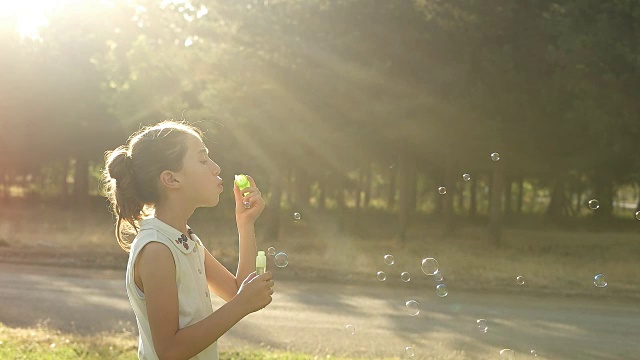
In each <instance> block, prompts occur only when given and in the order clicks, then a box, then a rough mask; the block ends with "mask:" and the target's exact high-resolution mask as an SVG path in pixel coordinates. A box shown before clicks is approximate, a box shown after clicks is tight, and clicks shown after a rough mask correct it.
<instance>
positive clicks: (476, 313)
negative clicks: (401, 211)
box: [0, 263, 640, 359]
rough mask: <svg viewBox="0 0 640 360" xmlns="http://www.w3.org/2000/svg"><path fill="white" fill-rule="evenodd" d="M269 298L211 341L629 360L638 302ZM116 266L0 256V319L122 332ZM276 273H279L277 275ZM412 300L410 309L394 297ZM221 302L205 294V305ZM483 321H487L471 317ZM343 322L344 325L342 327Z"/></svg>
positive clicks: (304, 292) (307, 285)
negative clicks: (48, 263) (47, 263)
mask: <svg viewBox="0 0 640 360" xmlns="http://www.w3.org/2000/svg"><path fill="white" fill-rule="evenodd" d="M275 275H276V278H277V279H276V287H275V290H276V293H275V294H274V300H273V302H272V304H271V305H270V306H269V307H267V308H266V309H264V310H262V311H259V312H257V313H254V314H251V315H249V316H247V317H246V318H245V319H243V320H242V321H241V322H240V323H238V324H237V325H236V326H235V327H234V328H233V329H231V330H230V331H229V332H228V333H227V334H225V335H224V336H223V337H222V338H221V339H220V341H219V347H220V349H221V350H224V349H237V348H243V347H248V348H263V349H264V348H267V349H282V350H292V351H300V352H305V353H309V354H313V355H319V356H322V357H325V355H328V354H331V355H333V356H338V355H350V356H358V357H366V358H379V357H387V356H388V357H398V358H406V357H408V356H407V354H406V347H407V346H411V347H412V348H413V350H414V353H415V356H414V357H413V359H500V356H499V351H500V350H501V349H504V348H510V349H513V350H514V351H515V353H516V355H517V358H518V359H522V358H533V356H532V355H531V354H530V351H531V350H535V351H536V352H537V354H538V355H539V356H538V357H537V359H640V306H638V305H640V304H638V303H637V302H633V301H632V300H624V299H616V298H615V297H613V296H611V297H601V298H585V297H561V296H550V295H545V296H532V295H530V294H529V295H524V294H517V293H502V294H498V293H481V292H470V291H456V290H454V289H450V290H449V295H448V296H447V297H444V298H439V297H437V296H436V295H435V292H434V291H433V286H426V285H424V284H418V283H414V284H412V285H408V284H402V283H401V284H391V283H386V282H385V283H383V282H377V281H372V282H371V283H362V282H360V283H349V281H348V280H345V283H343V284H336V283H331V282H322V281H309V280H302V279H300V278H298V279H296V278H294V277H291V276H290V277H286V276H280V275H281V274H278V273H276V274H275ZM123 276H124V274H123V272H120V271H112V270H111V271H109V270H99V271H96V270H89V269H77V268H63V267H41V266H33V265H18V264H6V263H4V264H3V263H0V304H1V305H2V306H0V322H3V323H4V324H5V325H7V326H34V325H35V324H37V323H38V322H42V321H45V322H46V323H47V324H48V326H49V327H51V328H54V329H60V330H62V331H77V332H80V333H83V334H84V333H97V332H101V331H131V332H132V335H131V336H132V337H134V338H135V336H136V334H137V330H136V329H135V317H134V315H133V312H132V310H131V308H130V305H129V301H128V299H127V297H126V293H125V289H124V281H123ZM278 276H279V277H278ZM411 299H413V300H416V301H417V302H418V303H419V304H420V305H419V308H420V313H419V314H418V315H417V316H409V315H408V314H407V311H406V307H405V302H406V301H407V300H411ZM220 304H221V300H219V299H214V306H219V305H220ZM480 318H483V319H486V320H487V324H488V327H489V328H488V331H487V332H486V333H483V332H481V331H479V329H478V327H477V325H476V320H477V319H480ZM346 325H353V327H354V328H355V334H353V335H351V334H349V333H348V331H347V330H346Z"/></svg>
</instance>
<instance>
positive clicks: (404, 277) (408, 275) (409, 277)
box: [400, 271, 411, 282]
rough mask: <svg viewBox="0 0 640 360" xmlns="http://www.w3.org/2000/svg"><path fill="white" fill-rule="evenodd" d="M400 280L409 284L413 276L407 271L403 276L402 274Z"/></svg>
mask: <svg viewBox="0 0 640 360" xmlns="http://www.w3.org/2000/svg"><path fill="white" fill-rule="evenodd" d="M400 279H402V281H404V282H408V281H409V280H411V274H409V273H408V272H406V271H405V272H403V273H402V274H400Z"/></svg>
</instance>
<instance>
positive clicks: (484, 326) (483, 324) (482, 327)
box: [476, 319, 489, 333]
mask: <svg viewBox="0 0 640 360" xmlns="http://www.w3.org/2000/svg"><path fill="white" fill-rule="evenodd" d="M476 324H478V330H480V331H482V332H483V333H486V332H487V330H489V326H488V325H487V320H485V319H478V320H476Z"/></svg>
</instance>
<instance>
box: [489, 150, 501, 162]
mask: <svg viewBox="0 0 640 360" xmlns="http://www.w3.org/2000/svg"><path fill="white" fill-rule="evenodd" d="M491 160H493V161H498V160H500V154H498V153H497V152H494V153H491Z"/></svg>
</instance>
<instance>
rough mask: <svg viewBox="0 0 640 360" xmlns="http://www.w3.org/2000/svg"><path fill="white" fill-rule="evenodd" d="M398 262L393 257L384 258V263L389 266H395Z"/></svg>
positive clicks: (386, 256)
mask: <svg viewBox="0 0 640 360" xmlns="http://www.w3.org/2000/svg"><path fill="white" fill-rule="evenodd" d="M395 262H396V261H395V260H394V259H393V255H389V254H387V255H385V256H384V263H385V264H387V265H393V264H394V263H395Z"/></svg>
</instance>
